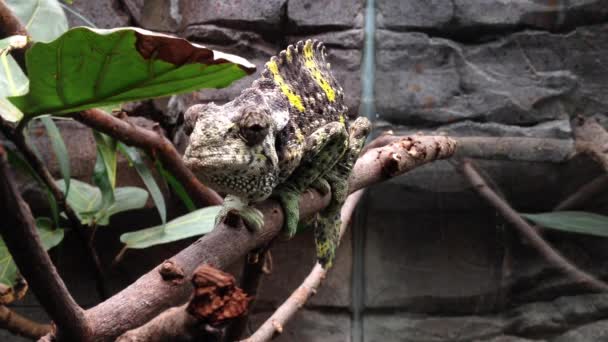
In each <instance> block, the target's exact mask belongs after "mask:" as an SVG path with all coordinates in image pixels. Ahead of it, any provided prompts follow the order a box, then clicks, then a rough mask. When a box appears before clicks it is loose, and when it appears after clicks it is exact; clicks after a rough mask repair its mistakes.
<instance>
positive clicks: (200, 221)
mask: <svg viewBox="0 0 608 342" xmlns="http://www.w3.org/2000/svg"><path fill="white" fill-rule="evenodd" d="M220 209H221V206H212V207H206V208H203V209H199V210H196V211H194V212H191V213H188V214H186V215H184V216H180V217H178V218H176V219H174V220H171V221H169V222H167V224H166V225H165V226H162V225H159V226H154V227H150V228H146V229H142V230H138V231H134V232H129V233H125V234H122V235H121V236H120V241H121V242H122V243H124V244H126V247H127V248H135V249H139V248H147V247H151V246H156V245H161V244H165V243H169V242H173V241H177V240H182V239H186V238H189V237H193V236H198V235H203V234H207V233H209V232H211V231H212V230H213V228H214V227H215V217H216V216H217V214H218V213H219V212H220Z"/></svg>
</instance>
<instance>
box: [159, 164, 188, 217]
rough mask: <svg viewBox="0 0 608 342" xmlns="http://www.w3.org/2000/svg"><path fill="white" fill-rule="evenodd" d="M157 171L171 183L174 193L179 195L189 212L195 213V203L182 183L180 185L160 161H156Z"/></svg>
mask: <svg viewBox="0 0 608 342" xmlns="http://www.w3.org/2000/svg"><path fill="white" fill-rule="evenodd" d="M156 169H157V170H158V172H159V173H160V174H161V176H163V178H164V179H165V180H166V181H167V183H169V186H171V189H173V191H174V192H175V193H176V194H177V196H178V197H179V199H180V200H181V201H182V202H183V203H184V205H185V206H186V208H187V209H188V211H190V212H193V211H195V210H196V206H195V205H194V202H192V199H191V198H190V196H189V195H188V193H187V192H186V189H185V188H184V186H183V185H182V183H180V182H179V181H178V180H177V178H175V177H174V176H173V175H172V174H171V172H169V171H167V170H165V168H164V167H163V164H162V163H161V162H160V160H156Z"/></svg>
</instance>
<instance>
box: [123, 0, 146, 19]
mask: <svg viewBox="0 0 608 342" xmlns="http://www.w3.org/2000/svg"><path fill="white" fill-rule="evenodd" d="M122 3H123V4H124V5H125V10H126V11H127V12H128V13H129V15H130V16H131V18H133V20H134V21H135V24H137V25H141V24H140V20H141V12H142V9H143V7H144V5H145V3H146V1H145V0H122Z"/></svg>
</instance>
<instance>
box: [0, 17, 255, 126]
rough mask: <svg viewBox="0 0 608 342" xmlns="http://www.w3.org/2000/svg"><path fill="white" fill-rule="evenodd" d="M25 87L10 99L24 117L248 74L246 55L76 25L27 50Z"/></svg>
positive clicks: (217, 84) (219, 83) (220, 83)
mask: <svg viewBox="0 0 608 342" xmlns="http://www.w3.org/2000/svg"><path fill="white" fill-rule="evenodd" d="M26 64H27V69H28V74H29V76H30V79H31V83H30V92H29V93H27V94H26V95H23V96H18V97H12V98H10V101H11V102H12V103H13V104H14V105H15V106H17V108H19V109H20V110H21V111H22V112H23V113H24V114H25V115H26V116H28V117H29V116H36V115H40V114H44V113H53V114H66V113H70V112H74V111H79V110H84V109H88V108H93V107H100V106H105V105H110V104H114V103H120V102H125V101H135V100H143V99H147V98H153V97H159V96H167V95H170V94H176V93H185V92H190V91H194V90H197V89H201V88H222V87H226V86H228V85H229V84H230V83H232V82H233V81H235V80H237V79H239V78H241V77H243V76H245V75H246V74H251V73H253V72H254V71H255V66H254V65H253V64H251V63H249V62H248V61H247V60H245V59H243V58H241V57H238V56H234V55H229V54H225V53H221V52H218V51H213V50H211V49H207V48H205V47H203V46H200V45H196V44H191V43H189V42H188V41H186V40H184V39H181V38H176V37H171V36H167V35H163V34H157V33H153V32H150V31H146V30H143V29H138V28H119V29H113V30H100V29H90V28H85V27H77V28H73V29H71V30H69V31H68V32H66V33H65V34H64V35H62V36H61V37H60V38H59V39H57V40H55V41H53V42H51V43H49V44H45V43H35V44H34V45H33V46H32V47H31V48H30V49H29V50H28V52H27V54H26Z"/></svg>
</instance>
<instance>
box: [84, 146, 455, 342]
mask: <svg viewBox="0 0 608 342" xmlns="http://www.w3.org/2000/svg"><path fill="white" fill-rule="evenodd" d="M406 140H408V141H409V143H406V144H405V145H409V147H408V148H407V149H406V150H407V151H409V152H408V153H404V154H402V153H401V151H400V148H401V146H402V145H401V143H400V142H398V143H396V145H395V146H393V145H389V146H386V147H384V148H381V149H375V150H371V151H369V152H368V153H367V154H366V155H365V156H363V157H361V158H360V159H359V160H358V161H357V164H356V165H355V168H354V173H353V175H352V176H351V179H350V182H349V184H350V191H351V192H353V191H356V190H358V189H360V188H362V187H365V186H370V185H372V184H373V183H374V182H377V181H380V180H382V179H385V178H386V175H385V174H386V173H389V171H390V174H391V175H392V176H397V175H398V174H399V173H398V172H406V171H407V170H409V169H411V168H413V167H415V166H420V165H422V164H424V163H427V162H430V161H433V159H432V157H431V156H434V158H448V157H450V156H451V154H452V153H453V152H454V148H455V143H454V141H453V140H451V139H449V138H447V137H418V136H415V137H413V138H407V139H406ZM427 150H428V151H431V153H427V152H425V151H427ZM394 153H396V154H398V155H402V159H401V160H399V162H397V163H395V162H394V161H392V160H389V159H391V158H392V156H393V155H394ZM392 159H394V158H392ZM405 165H408V167H409V168H406V167H404V166H405ZM395 167H396V169H397V170H398V171H396V170H395ZM384 168H388V170H385V169H384ZM370 169H373V170H376V172H379V173H382V175H377V174H374V173H372V172H370V171H369V170H370ZM358 173H363V174H361V175H360V174H358ZM328 203H329V197H328V196H325V197H321V196H320V195H319V194H318V193H317V192H315V191H310V192H307V193H305V194H303V195H302V197H301V198H300V205H301V207H300V214H301V216H302V217H303V218H306V217H310V215H312V214H314V213H316V212H318V211H319V210H321V209H322V208H324V207H325V206H326V205H327V204H328ZM256 207H257V208H258V209H260V210H261V211H262V213H263V214H264V229H263V230H261V231H259V232H255V233H250V232H249V231H247V229H234V228H231V227H229V226H226V225H224V224H221V225H219V226H217V227H216V228H215V229H214V230H213V231H212V232H211V233H210V234H208V235H206V236H204V237H202V238H201V239H199V240H198V241H196V242H195V243H194V244H192V245H190V246H189V247H187V248H186V249H184V250H183V251H181V252H179V253H178V254H177V255H175V256H174V257H173V258H171V259H170V260H171V261H172V262H173V263H174V264H175V265H179V267H181V268H182V269H183V271H184V273H185V274H191V273H192V272H193V271H194V268H195V267H196V266H197V265H199V264H200V263H208V264H210V265H213V266H215V267H217V268H219V269H225V268H226V267H227V266H229V265H231V264H232V263H234V262H235V261H237V260H238V259H239V258H241V257H242V256H243V255H245V253H247V252H248V251H251V250H252V249H254V248H258V247H260V246H262V245H264V244H266V243H268V242H269V241H270V240H272V239H273V238H274V237H275V236H276V235H277V234H278V233H279V232H280V230H281V227H282V225H283V211H282V209H281V207H280V205H279V204H278V202H276V201H274V200H267V201H264V202H262V203H260V204H258V205H257V206H256ZM159 269H160V266H158V267H156V268H155V269H153V270H152V271H150V272H149V273H147V274H145V275H143V276H142V277H141V278H139V279H138V280H137V281H136V282H135V283H133V284H131V285H130V286H129V287H127V288H125V289H124V290H122V291H121V292H119V293H118V294H116V295H115V296H113V297H112V298H110V299H108V300H106V301H105V302H103V303H101V304H99V305H97V306H96V307H94V308H92V309H89V310H87V313H86V315H87V318H88V319H89V321H90V323H91V326H92V327H93V329H94V332H93V334H94V336H95V338H96V339H98V340H105V341H109V340H112V339H114V338H116V337H117V336H118V335H120V334H122V333H123V332H125V331H127V330H130V329H133V328H135V327H138V326H141V325H142V324H144V323H146V322H147V321H149V320H150V319H152V318H154V317H155V316H157V315H158V314H160V313H161V312H163V311H165V310H166V309H168V308H169V307H172V306H174V305H177V304H179V303H183V302H185V301H186V300H187V298H188V295H189V293H190V286H189V285H188V284H187V283H185V282H172V281H165V280H163V278H162V277H161V276H160V274H159Z"/></svg>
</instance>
